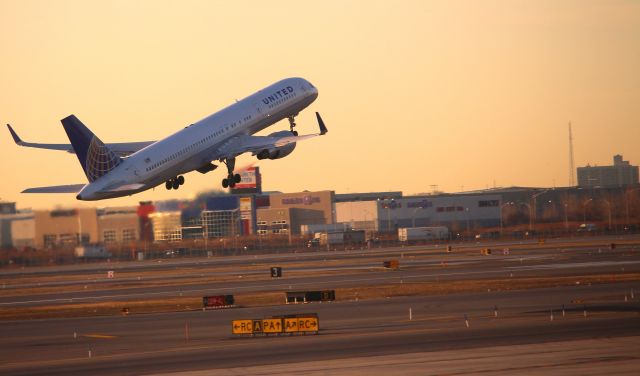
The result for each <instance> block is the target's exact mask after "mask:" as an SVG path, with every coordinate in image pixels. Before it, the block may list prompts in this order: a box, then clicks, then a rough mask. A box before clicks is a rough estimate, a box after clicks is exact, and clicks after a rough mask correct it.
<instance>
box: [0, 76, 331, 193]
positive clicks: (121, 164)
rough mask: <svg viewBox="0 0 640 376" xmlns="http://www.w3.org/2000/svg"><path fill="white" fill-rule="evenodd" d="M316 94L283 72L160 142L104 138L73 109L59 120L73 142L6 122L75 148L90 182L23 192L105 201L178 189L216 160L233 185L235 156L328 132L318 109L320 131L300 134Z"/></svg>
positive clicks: (270, 152)
mask: <svg viewBox="0 0 640 376" xmlns="http://www.w3.org/2000/svg"><path fill="white" fill-rule="evenodd" d="M317 97H318V90H317V89H316V88H315V87H314V86H313V85H312V84H311V83H310V82H309V81H307V80H305V79H302V78H287V79H284V80H282V81H279V82H276V83H275V84H273V85H271V86H268V87H266V88H264V89H262V90H260V91H258V92H257V93H255V94H253V95H250V96H248V97H247V98H244V99H243V100H241V101H237V102H236V103H234V104H232V105H231V106H229V107H227V108H225V109H223V110H221V111H219V112H216V113H215V114H213V115H210V116H208V117H206V118H204V119H202V120H200V121H198V122H197V123H194V124H191V125H189V126H187V127H185V128H184V129H182V130H180V131H178V132H176V133H174V134H172V135H171V136H169V137H167V138H165V139H162V140H160V141H143V142H129V143H113V144H105V143H103V142H102V141H100V139H99V138H98V137H97V136H96V135H94V134H93V133H92V132H91V131H90V130H89V129H88V128H87V127H85V125H84V124H82V122H81V121H80V120H78V118H77V117H75V116H74V115H71V116H68V117H66V118H64V119H62V126H63V127H64V130H65V131H66V132H67V136H68V137H69V141H71V144H40V143H33V142H25V141H22V140H21V139H20V137H18V135H17V134H16V132H15V131H14V130H13V128H11V125H9V124H7V126H8V127H9V132H11V136H12V137H13V140H14V141H15V142H16V144H18V145H20V146H26V147H34V148H42V149H53V150H64V151H67V152H69V153H75V154H76V155H77V156H78V160H79V161H80V165H81V166H82V169H83V170H84V173H85V175H86V176H87V179H88V180H89V183H88V184H70V185H58V186H50V187H39V188H29V189H26V190H24V191H23V193H77V196H76V198H77V199H78V200H87V201H91V200H103V199H108V198H115V197H121V196H128V195H132V194H134V193H138V192H142V191H145V190H147V189H150V188H153V187H156V186H158V185H160V184H165V187H166V188H167V189H178V188H179V187H180V186H181V185H182V184H184V177H183V176H182V175H183V174H186V173H187V172H190V171H193V170H196V171H198V172H200V173H202V174H205V173H207V172H209V171H213V170H215V169H216V168H217V167H218V166H216V165H215V164H213V162H215V161H219V162H221V163H224V164H225V165H226V167H227V177H226V178H224V179H223V180H222V186H223V187H224V188H227V187H234V186H235V184H236V183H239V182H240V175H239V174H234V171H233V170H234V168H235V161H236V157H237V156H239V155H240V154H243V153H252V155H255V156H256V157H257V158H258V159H279V158H283V157H286V156H287V155H289V154H291V152H292V151H293V149H295V147H296V142H298V141H302V140H306V139H309V138H312V137H315V136H321V135H324V134H325V133H327V128H326V127H325V125H324V122H323V121H322V118H321V117H320V114H319V113H317V112H316V118H317V120H318V125H319V127H320V133H317V134H309V135H303V136H298V133H297V132H296V131H295V130H294V127H295V126H296V123H295V117H296V116H297V115H298V113H299V112H300V111H302V110H303V109H305V108H306V107H307V106H309V105H310V104H311V103H312V102H313V101H314V100H315V99H316V98H317ZM285 118H286V119H288V120H289V125H290V130H289V131H280V132H275V133H272V134H270V135H269V136H252V134H254V133H256V132H259V131H261V130H263V129H265V128H267V127H269V126H270V125H273V124H275V123H276V122H278V121H280V120H282V119H285Z"/></svg>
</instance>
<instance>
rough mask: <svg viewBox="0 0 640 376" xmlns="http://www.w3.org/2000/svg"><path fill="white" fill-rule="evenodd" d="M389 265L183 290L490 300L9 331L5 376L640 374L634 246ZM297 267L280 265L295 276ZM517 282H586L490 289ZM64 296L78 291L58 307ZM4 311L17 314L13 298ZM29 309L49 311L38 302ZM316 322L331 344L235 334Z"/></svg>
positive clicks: (56, 324)
mask: <svg viewBox="0 0 640 376" xmlns="http://www.w3.org/2000/svg"><path fill="white" fill-rule="evenodd" d="M388 252H390V251H385V250H381V251H380V252H379V253H377V254H375V256H366V255H365V256H363V255H360V254H358V253H355V254H354V253H353V252H344V253H338V254H333V255H332V256H333V257H334V258H336V259H337V260H338V261H340V262H344V266H345V268H344V269H341V270H338V271H335V270H333V271H331V272H327V271H323V270H322V269H323V268H322V266H321V265H314V263H313V262H312V263H310V264H308V265H304V266H300V265H298V264H295V262H297V261H299V259H298V260H296V257H292V258H291V259H290V260H291V261H290V262H291V268H290V269H294V268H295V267H301V268H302V269H304V268H311V269H315V270H319V271H317V272H316V273H318V275H315V274H314V275H309V276H308V277H305V276H303V275H297V276H292V277H291V278H290V279H288V278H287V277H286V274H285V278H284V279H282V280H271V279H268V278H266V277H265V278H262V279H258V278H261V277H256V279H255V280H252V281H243V282H241V283H237V286H234V282H232V281H223V282H219V283H216V282H211V284H210V285H208V284H202V285H196V286H191V287H189V288H184V286H182V287H180V288H183V289H184V290H185V291H186V290H188V289H192V290H196V289H197V288H199V287H204V289H205V290H206V291H216V292H220V291H225V289H229V291H234V292H237V291H240V290H239V289H246V290H247V291H249V290H251V291H284V290H286V287H288V285H289V284H292V285H293V286H296V287H298V286H309V288H311V287H313V286H320V288H325V287H326V288H334V287H335V286H347V287H348V286H351V287H354V286H361V285H365V286H374V287H375V286H377V285H379V284H388V283H392V284H393V285H395V286H397V285H398V284H399V283H400V282H399V281H400V280H401V279H403V280H406V279H414V280H416V281H431V282H433V281H439V283H441V284H442V285H446V284H448V283H454V282H459V281H468V282H470V283H473V284H477V285H478V286H479V287H480V288H479V289H478V291H474V292H464V293H453V294H442V295H430V296H403V297H389V298H384V297H383V298H379V299H370V300H357V301H356V300H355V299H342V300H340V299H339V300H338V301H336V302H332V303H322V304H319V303H311V304H299V305H274V306H258V307H246V308H233V309H226V310H214V311H202V310H197V311H188V312H169V313H159V314H140V315H135V314H134V315H130V316H98V317H81V318H64V319H41V320H24V321H20V320H13V321H2V322H0V328H1V330H2V333H3V336H1V337H0V346H2V348H3V351H2V352H1V353H0V373H2V374H3V375H85V374H93V375H122V374H158V375H166V374H180V373H184V372H192V373H186V374H185V375H194V376H195V375H204V374H214V375H215V374H220V375H222V374H225V375H228V374H264V375H271V374H276V373H278V374H296V373H304V374H312V375H314V374H318V375H320V374H326V373H327V372H329V373H331V374H356V375H358V374H389V373H391V374H393V373H397V372H398V370H402V373H403V374H409V375H412V374H416V375H418V374H420V375H422V374H443V373H446V374H454V373H456V374H478V373H482V372H486V373H490V374H514V373H518V374H542V373H544V374H549V373H552V374H602V373H605V372H606V373H609V374H634V371H637V369H639V367H640V350H637V349H640V298H639V297H638V294H640V283H639V282H638V281H637V280H629V281H623V280H621V277H622V276H625V275H627V276H628V275H630V274H633V273H637V272H638V268H639V265H638V263H637V261H638V260H639V258H640V255H638V253H639V252H638V251H637V250H636V249H635V248H634V247H633V246H628V247H620V248H618V249H616V250H613V251H612V250H606V251H605V250H603V249H602V248H601V249H600V251H598V248H597V247H592V246H587V245H585V246H584V247H577V248H572V249H561V250H560V251H559V250H558V249H536V248H535V246H532V248H531V249H529V250H523V251H517V252H521V253H519V254H514V253H516V251H513V252H511V254H509V255H496V257H493V256H479V255H477V253H476V252H471V251H469V252H468V253H461V254H454V255H450V254H445V253H436V254H434V252H432V251H431V252H422V251H421V250H420V249H418V248H412V249H410V250H403V251H401V252H404V253H405V255H404V258H402V259H401V265H402V266H403V267H402V269H401V270H400V271H398V272H391V271H385V270H382V269H381V268H379V267H377V266H374V265H377V264H378V262H379V261H380V260H381V259H384V258H386V257H388V255H389V253H388ZM393 252H396V254H397V251H393ZM411 252H414V254H413V259H412V258H411V257H412V255H411V254H410V253H411ZM309 257H312V256H309ZM314 257H320V258H319V259H317V260H316V261H315V262H316V263H320V264H322V263H324V262H325V261H323V260H324V258H323V257H326V256H318V255H314ZM368 257H371V258H368ZM443 257H445V258H446V257H449V258H446V259H447V260H449V262H451V263H456V266H447V267H442V266H441V262H439V259H440V258H443ZM520 258H522V259H523V260H522V261H520ZM283 260H285V259H279V261H280V262H282V263H283V265H285V266H284V267H285V273H286V272H287V268H286V265H287V264H286V263H284V261H283ZM403 260H404V261H403ZM247 262H248V260H244V259H243V260H242V263H245V264H246V263H247ZM305 262H307V263H308V260H305ZM329 262H330V261H327V263H329ZM265 264H267V263H265ZM363 264H364V265H369V264H371V265H372V266H371V267H367V268H364V269H357V270H355V269H352V268H349V267H348V266H351V267H356V266H362V265H363ZM231 265H233V263H231ZM247 265H248V264H247ZM254 267H255V265H254ZM238 268H239V269H242V268H243V266H238ZM260 268H262V266H258V269H260ZM623 269H624V270H623ZM301 273H304V271H302V272H301ZM325 273H326V274H325ZM509 273H515V276H514V277H513V278H515V279H517V278H519V277H520V276H522V278H525V279H526V278H528V276H538V275H549V276H556V277H558V278H559V277H565V278H566V277H572V276H575V280H576V281H575V282H576V283H572V284H565V285H558V286H555V287H547V288H535V289H527V290H513V289H509V290H507V289H500V290H495V289H486V288H482V287H483V286H484V285H483V284H484V283H485V281H486V278H490V277H493V276H502V277H507V276H508V275H509ZM612 273H615V275H618V276H619V278H618V279H606V280H603V281H601V282H599V283H593V284H591V283H581V282H580V281H581V279H583V278H584V276H586V275H590V274H594V275H596V274H597V275H604V274H609V275H611V274H612ZM175 288H176V287H175V286H164V287H159V290H157V292H158V293H169V292H171V291H172V289H175ZM140 289H141V288H140V287H131V288H125V289H123V294H124V295H128V296H130V297H131V298H132V299H133V298H138V299H142V298H144V295H134V294H144V293H145V292H144V291H140ZM163 289H164V290H163ZM208 289H210V290H208ZM94 293H95V292H94ZM108 293H109V291H108V290H105V291H104V295H102V298H103V299H105V300H107V301H108V300H109V299H110V298H108V297H107V296H108ZM64 294H70V295H73V294H75V292H64V293H62V292H61V293H54V294H51V295H52V296H55V297H59V296H65V295H64ZM111 294H113V292H111ZM194 294H198V292H194ZM48 295H49V294H44V295H42V296H45V297H46V296H48ZM2 298H3V301H4V302H5V303H7V300H8V299H9V297H5V296H4V295H3V297H2ZM10 298H11V299H14V300H15V299H16V298H18V297H16V296H14V297H10ZM19 298H21V299H22V298H24V299H31V300H35V299H34V297H33V296H20V297H19ZM34 304H41V303H34ZM61 304H62V303H61ZM306 312H314V313H317V314H318V315H319V317H320V327H321V330H320V333H319V334H318V335H308V336H280V337H275V336H272V337H256V338H249V337H236V336H233V335H232V334H231V325H230V324H231V320H234V319H247V318H263V317H269V316H273V315H283V314H294V313H306ZM545 354H546V355H545ZM605 370H606V371H605Z"/></svg>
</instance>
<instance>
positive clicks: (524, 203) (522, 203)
mask: <svg viewBox="0 0 640 376" xmlns="http://www.w3.org/2000/svg"><path fill="white" fill-rule="evenodd" d="M520 204H521V205H524V206H526V207H527V210H528V211H529V231H531V230H532V229H533V217H532V216H531V205H529V204H527V203H526V202H521V203H520Z"/></svg>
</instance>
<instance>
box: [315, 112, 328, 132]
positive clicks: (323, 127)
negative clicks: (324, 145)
mask: <svg viewBox="0 0 640 376" xmlns="http://www.w3.org/2000/svg"><path fill="white" fill-rule="evenodd" d="M316 118H318V126H320V135H321V136H322V135H324V134H326V133H327V132H329V131H328V130H327V127H326V126H325V125H324V121H322V118H321V117H320V113H318V112H316Z"/></svg>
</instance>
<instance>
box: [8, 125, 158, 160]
mask: <svg viewBox="0 0 640 376" xmlns="http://www.w3.org/2000/svg"><path fill="white" fill-rule="evenodd" d="M7 127H8V128H9V132H10V133H11V137H13V141H14V142H15V143H16V144H17V145H20V146H25V147H29V148H38V149H49V150H62V151H66V152H67V153H71V154H75V150H73V146H71V144H41V143H36V142H26V141H23V140H22V139H21V138H20V136H18V134H17V133H16V131H14V130H13V128H12V127H11V125H9V124H7ZM154 142H155V141H140V142H116V143H112V144H106V145H107V146H108V147H109V149H111V150H112V151H113V152H114V153H115V154H117V155H118V156H120V157H126V156H129V155H131V154H133V153H135V152H137V151H138V150H140V149H143V148H145V147H147V146H149V145H151V144H153V143H154Z"/></svg>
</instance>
